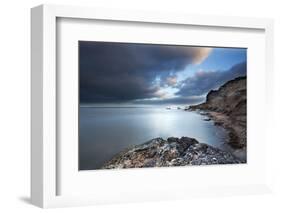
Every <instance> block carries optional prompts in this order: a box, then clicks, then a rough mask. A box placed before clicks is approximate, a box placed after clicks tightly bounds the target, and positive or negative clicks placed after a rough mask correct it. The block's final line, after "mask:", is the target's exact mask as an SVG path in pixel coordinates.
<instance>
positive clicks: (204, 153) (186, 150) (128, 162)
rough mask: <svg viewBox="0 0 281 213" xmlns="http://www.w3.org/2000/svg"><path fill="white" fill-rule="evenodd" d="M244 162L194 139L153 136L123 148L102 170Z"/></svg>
mask: <svg viewBox="0 0 281 213" xmlns="http://www.w3.org/2000/svg"><path fill="white" fill-rule="evenodd" d="M237 163H243V162H242V161H240V160H239V159H238V158H236V157H235V156H234V155H232V154H231V153H229V152H225V151H222V150H220V149H218V148H215V147H212V146H210V145H207V144H204V143H199V142H198V141H197V140H196V139H194V138H189V137H182V138H174V137H171V138H168V139H167V140H164V139H162V138H155V139H152V140H150V141H148V142H146V143H144V144H140V145H136V146H134V147H132V148H129V149H127V150H124V151H123V152H121V153H119V154H118V155H116V156H115V157H114V158H113V159H111V160H110V161H108V162H107V163H105V164H104V165H103V167H102V169H123V168H145V167H169V166H187V165H212V164H237Z"/></svg>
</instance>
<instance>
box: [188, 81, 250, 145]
mask: <svg viewBox="0 0 281 213" xmlns="http://www.w3.org/2000/svg"><path fill="white" fill-rule="evenodd" d="M246 93H247V91H246V77H238V78H235V79H234V80H231V81H228V82H227V83H225V84H224V85H223V86H221V87H220V88H219V89H218V90H211V91H210V92H209V93H208V95H207V97H206V102H205V103H202V104H199V105H195V106H190V107H189V110H201V111H203V112H205V113H206V115H207V116H208V117H209V118H211V119H212V120H214V122H215V124H216V125H221V126H223V127H224V128H225V129H226V130H228V132H229V144H230V145H231V146H232V147H234V148H236V149H246V145H247V141H246V138H247V126H246V125H247V115H246V114H247V96H246Z"/></svg>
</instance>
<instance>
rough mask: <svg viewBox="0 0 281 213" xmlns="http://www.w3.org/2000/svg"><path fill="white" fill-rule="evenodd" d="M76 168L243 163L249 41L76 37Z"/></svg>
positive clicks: (245, 142) (244, 158)
mask: <svg viewBox="0 0 281 213" xmlns="http://www.w3.org/2000/svg"><path fill="white" fill-rule="evenodd" d="M78 75H79V77H78V84H79V92H78V94H79V97H78V100H79V107H78V110H79V112H78V114H79V118H78V119H79V129H78V132H79V134H78V135H79V136H78V154H79V157H78V161H79V162H78V165H79V166H78V168H79V171H81V170H100V169H102V170H105V169H126V168H156V167H175V166H193V165H194V166H195V165H197V166H200V165H222V164H245V163H247V48H244V47H224V46H222V47H220V46H216V47H215V46H195V45H192V44H189V45H178V44H155V43H152V44H148V43H121V42H103V41H81V40H80V41H78Z"/></svg>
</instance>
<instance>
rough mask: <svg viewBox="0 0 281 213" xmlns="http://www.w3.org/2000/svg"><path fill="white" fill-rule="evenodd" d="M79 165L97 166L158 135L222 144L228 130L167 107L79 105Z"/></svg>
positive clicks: (197, 115) (191, 114) (195, 114)
mask: <svg viewBox="0 0 281 213" xmlns="http://www.w3.org/2000/svg"><path fill="white" fill-rule="evenodd" d="M79 129H80V135H79V168H80V169H82V170H89V169H97V168H99V167H100V166H101V165H102V164H103V163H104V162H105V161H107V160H110V159H111V158H112V157H113V156H114V155H115V154H117V153H118V152H120V151H122V150H123V149H125V148H127V147H129V146H133V145H136V144H141V143H144V142H146V141H148V140H150V139H152V138H156V137H162V138H167V137H182V136H188V137H193V138H196V139H197V140H198V141H200V142H203V143H207V144H210V145H213V146H216V147H222V144H223V142H224V141H225V137H226V133H225V132H224V130H223V129H222V128H220V127H217V126H214V125H213V122H212V121H204V116H202V115H199V114H198V113H194V112H187V111H183V110H166V109H165V108H85V107H84V108H82V107H81V108H80V126H79Z"/></svg>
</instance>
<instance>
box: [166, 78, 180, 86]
mask: <svg viewBox="0 0 281 213" xmlns="http://www.w3.org/2000/svg"><path fill="white" fill-rule="evenodd" d="M177 82H178V80H177V76H168V77H167V78H166V82H165V83H166V84H167V85H168V86H175V85H176V84H177Z"/></svg>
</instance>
